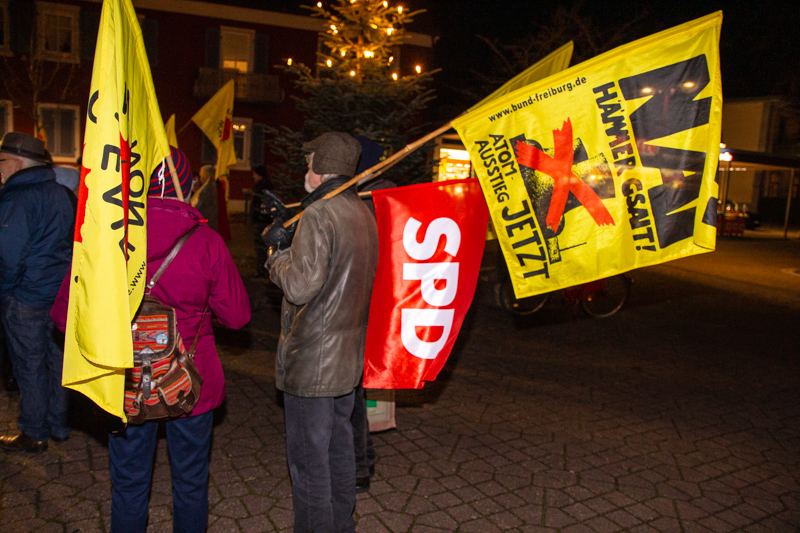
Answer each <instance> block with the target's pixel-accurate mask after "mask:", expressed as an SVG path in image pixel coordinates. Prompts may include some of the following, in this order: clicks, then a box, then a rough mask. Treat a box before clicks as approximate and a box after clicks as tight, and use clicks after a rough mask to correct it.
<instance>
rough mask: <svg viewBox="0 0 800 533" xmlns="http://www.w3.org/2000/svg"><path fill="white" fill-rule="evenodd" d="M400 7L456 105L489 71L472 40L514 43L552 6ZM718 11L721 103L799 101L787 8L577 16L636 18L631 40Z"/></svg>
mask: <svg viewBox="0 0 800 533" xmlns="http://www.w3.org/2000/svg"><path fill="white" fill-rule="evenodd" d="M407 4H408V5H409V7H410V8H424V9H427V10H428V11H427V13H424V14H422V15H419V16H418V17H417V19H416V21H415V23H414V25H413V26H412V27H411V28H410V29H412V30H414V31H420V32H424V33H431V34H433V35H438V36H439V39H438V41H437V44H436V45H435V48H434V50H435V58H436V59H435V60H436V62H437V64H436V65H434V66H435V67H439V68H441V69H442V72H441V73H440V74H437V76H438V78H439V79H438V80H437V93H438V96H439V99H440V104H441V103H442V102H443V101H447V102H452V101H453V100H454V99H455V100H458V98H459V96H458V94H457V93H456V92H455V91H454V89H453V88H454V87H456V86H459V85H464V84H469V83H471V80H472V79H474V75H472V73H471V71H472V70H473V69H475V70H477V69H481V68H487V67H488V66H489V65H490V64H491V61H492V57H491V52H490V51H489V50H488V47H487V46H486V45H485V44H484V43H483V42H482V41H481V40H479V39H478V38H477V37H476V35H478V34H480V35H483V36H486V37H494V38H498V39H500V40H501V41H505V42H513V41H515V40H517V39H520V38H522V37H524V36H525V35H526V34H528V33H529V32H530V31H531V28H533V27H535V26H534V22H539V23H546V22H548V21H549V20H550V19H551V17H552V14H553V11H554V10H555V6H556V5H557V2H547V1H533V0H525V1H521V0H428V1H424V0H410V1H409V2H407ZM720 9H721V10H722V11H723V22H722V36H721V42H720V55H721V64H722V81H723V96H724V98H726V99H728V98H743V97H757V96H771V95H787V96H792V97H794V98H795V99H796V100H800V9H799V8H798V7H797V6H796V5H793V3H792V2H786V1H771V0H765V1H762V2H757V3H756V2H754V3H749V2H748V3H745V2H720V1H717V2H710V1H704V0H695V1H687V0H673V1H670V2H663V1H661V2H658V1H654V0H636V1H631V2H622V1H617V0H604V1H602V2H598V1H592V2H589V1H586V2H583V4H582V7H581V9H580V13H581V14H583V15H586V16H588V17H591V19H592V20H594V21H596V22H597V24H598V27H599V28H609V30H610V29H612V28H614V27H615V26H617V27H618V26H619V24H620V22H621V21H624V20H626V18H627V17H637V16H638V17H640V18H641V24H640V25H637V27H636V29H635V33H638V35H636V36H635V37H634V38H638V37H642V36H644V35H649V34H652V33H655V32H658V31H661V30H664V29H667V28H669V27H672V26H676V25H679V24H682V23H684V22H687V21H690V20H693V19H695V18H698V17H701V16H704V15H707V14H709V13H712V12H714V11H717V10H720ZM634 38H632V39H631V40H634ZM548 52H549V51H547V52H545V53H544V54H542V55H546V53H548ZM465 103H466V104H467V105H469V104H471V102H465ZM441 107H445V108H446V107H453V106H452V105H451V106H441ZM440 118H446V117H440Z"/></svg>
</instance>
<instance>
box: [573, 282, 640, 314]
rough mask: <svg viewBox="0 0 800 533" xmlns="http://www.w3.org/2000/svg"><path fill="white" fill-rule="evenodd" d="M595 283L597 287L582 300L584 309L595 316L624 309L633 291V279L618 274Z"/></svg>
mask: <svg viewBox="0 0 800 533" xmlns="http://www.w3.org/2000/svg"><path fill="white" fill-rule="evenodd" d="M595 283H597V284H598V285H597V287H596V288H593V290H590V291H589V292H587V293H586V296H585V297H584V298H583V299H582V300H581V306H583V309H584V311H586V312H587V313H588V314H589V315H590V316H593V317H595V318H605V317H607V316H611V315H613V314H614V313H616V312H617V311H619V310H620V309H622V306H623V305H625V300H627V299H628V294H630V292H631V279H630V278H629V277H628V276H626V275H625V274H617V275H616V276H611V277H610V278H606V279H604V280H600V282H599V283H598V282H595Z"/></svg>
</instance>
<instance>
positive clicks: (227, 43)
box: [219, 26, 256, 73]
mask: <svg viewBox="0 0 800 533" xmlns="http://www.w3.org/2000/svg"><path fill="white" fill-rule="evenodd" d="M255 35H256V32H255V30H246V29H242V28H230V27H227V26H222V28H220V45H219V52H220V53H219V63H220V64H219V66H220V68H222V69H229V70H238V71H239V72H245V73H246V72H253V41H254V40H255Z"/></svg>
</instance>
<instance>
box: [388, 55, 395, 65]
mask: <svg viewBox="0 0 800 533" xmlns="http://www.w3.org/2000/svg"><path fill="white" fill-rule="evenodd" d="M392 61H394V56H389V64H390V65H391V64H392Z"/></svg>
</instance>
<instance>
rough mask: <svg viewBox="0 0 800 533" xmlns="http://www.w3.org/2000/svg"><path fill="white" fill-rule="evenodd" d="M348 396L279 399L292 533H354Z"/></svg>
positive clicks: (353, 471) (350, 397) (353, 468)
mask: <svg viewBox="0 0 800 533" xmlns="http://www.w3.org/2000/svg"><path fill="white" fill-rule="evenodd" d="M354 395H355V393H354V392H351V393H350V394H347V395H345V396H339V397H336V398H304V397H300V396H293V395H291V394H286V393H284V395H283V403H284V408H285V416H286V456H287V459H288V460H289V474H290V475H291V478H292V500H293V504H294V531H295V533H339V532H353V531H355V527H356V522H355V520H354V519H353V510H354V509H355V506H356V466H355V453H354V451H353V428H352V426H351V425H350V415H351V414H352V413H353V399H354Z"/></svg>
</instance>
